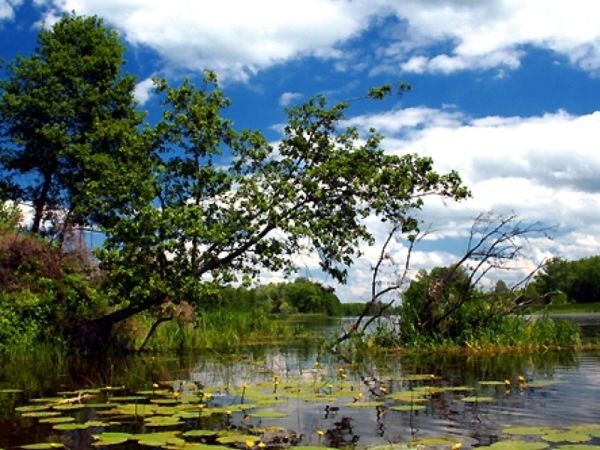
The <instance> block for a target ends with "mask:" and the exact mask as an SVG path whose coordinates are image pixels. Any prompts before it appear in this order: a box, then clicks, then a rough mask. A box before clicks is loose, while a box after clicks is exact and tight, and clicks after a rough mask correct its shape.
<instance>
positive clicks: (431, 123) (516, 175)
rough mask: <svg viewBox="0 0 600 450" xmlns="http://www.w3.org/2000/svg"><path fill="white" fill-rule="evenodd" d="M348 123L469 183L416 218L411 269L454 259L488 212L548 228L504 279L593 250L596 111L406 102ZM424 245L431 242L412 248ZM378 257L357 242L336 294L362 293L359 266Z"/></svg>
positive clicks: (599, 122)
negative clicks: (519, 111)
mask: <svg viewBox="0 0 600 450" xmlns="http://www.w3.org/2000/svg"><path fill="white" fill-rule="evenodd" d="M349 122H350V123H352V124H353V125H355V126H357V127H359V129H361V130H366V129H368V128H369V127H372V126H375V127H376V128H378V129H379V130H380V131H383V132H384V134H385V135H387V136H388V138H387V139H386V140H384V142H383V146H384V147H385V148H386V149H387V150H388V151H389V152H390V153H395V154H404V153H407V152H411V153H412V152H417V153H419V154H421V155H423V156H425V155H426V156H431V157H432V158H433V160H434V162H435V167H436V170H438V171H440V172H446V171H448V170H452V169H456V170H457V171H458V172H459V174H460V175H461V176H462V178H463V181H464V182H465V184H466V185H467V186H469V187H470V188H471V190H472V193H473V198H471V199H469V200H467V201H463V202H460V203H455V202H450V201H446V202H443V201H441V200H440V199H437V198H430V199H428V200H427V201H426V206H425V208H424V209H423V211H422V213H421V214H420V218H421V219H422V220H423V222H424V225H425V226H428V225H431V227H432V232H431V234H430V235H429V236H427V238H426V239H425V240H424V241H423V242H422V243H421V244H420V245H417V247H416V249H415V252H414V253H413V257H412V267H413V269H414V270H418V269H420V268H425V269H430V268H432V267H435V266H444V265H448V264H450V263H451V262H453V261H456V259H457V258H458V257H459V256H461V255H462V252H463V251H464V245H465V242H464V237H465V236H468V233H469V230H470V227H471V225H472V221H473V218H474V217H476V216H477V215H478V214H479V213H482V212H486V211H495V212H497V213H501V214H512V213H514V214H516V215H517V216H519V218H521V219H523V220H525V221H527V222H529V223H533V222H540V223H541V224H543V225H546V226H549V227H555V229H554V230H553V231H551V232H550V234H551V235H552V236H553V239H545V238H541V237H540V238H534V239H531V240H530V242H529V247H528V252H529V255H530V256H531V259H530V260H521V261H518V263H519V267H520V269H519V270H517V271H515V272H514V273H513V274H512V275H509V274H502V277H512V278H505V279H508V280H510V279H513V280H517V279H519V278H520V277H522V276H524V275H526V274H527V273H528V272H529V271H530V270H531V269H532V268H533V267H534V265H535V264H537V263H539V262H541V261H542V260H544V259H545V258H548V257H550V256H553V255H554V256H560V257H563V258H566V259H578V258H582V257H586V256H590V255H595V254H599V253H600V225H597V224H600V180H599V179H598V177H597V174H598V173H600V153H599V152H598V151H597V148H596V143H597V142H600V112H594V113H591V114H587V115H581V116H574V115H570V114H568V113H566V112H564V111H557V112H555V113H552V114H545V115H542V116H534V117H482V118H469V117H466V116H463V115H461V114H460V113H459V112H457V111H448V110H435V109H431V108H409V109H406V110H397V111H391V112H387V113H383V114H377V115H369V116H358V117H354V118H352V119H350V120H349ZM369 224H370V226H371V227H372V229H373V230H374V232H375V235H376V236H377V238H378V242H379V245H381V243H382V242H383V240H384V238H385V235H386V231H387V230H386V229H385V227H384V226H381V225H378V224H377V223H376V222H375V221H370V222H369ZM432 241H435V243H432ZM428 242H429V244H428ZM432 245H435V246H437V247H438V248H439V249H438V250H435V251H425V250H422V249H421V248H420V246H421V247H425V248H426V249H429V248H430V247H431V246H432ZM397 248H398V249H399V250H398V253H397V259H398V261H403V259H402V247H397ZM404 251H405V249H404ZM377 255H378V247H374V248H368V249H365V258H363V260H361V261H359V262H357V264H356V267H355V268H353V269H352V273H351V277H350V279H351V280H353V282H352V286H350V287H348V288H342V289H340V290H339V292H340V294H341V295H342V296H347V297H345V298H347V299H348V298H354V299H356V298H357V297H356V296H355V297H352V295H354V294H357V293H360V294H361V295H362V297H358V298H361V299H363V300H364V299H367V298H368V292H369V289H370V288H369V286H370V279H369V277H368V276H365V275H364V274H363V273H362V272H364V271H365V270H366V271H367V273H369V271H368V268H369V267H370V266H369V264H370V263H374V262H375V261H376V258H377ZM356 280H359V281H360V283H359V284H358V286H363V288H362V289H358V287H357V283H356V282H355V281H356ZM348 296H349V297H348Z"/></svg>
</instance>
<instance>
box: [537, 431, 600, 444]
mask: <svg viewBox="0 0 600 450" xmlns="http://www.w3.org/2000/svg"><path fill="white" fill-rule="evenodd" d="M542 439H543V440H545V441H548V442H554V443H557V442H570V443H572V444H579V443H581V442H587V441H590V440H591V439H592V436H590V435H589V434H588V433H582V432H579V431H557V432H555V433H548V434H544V435H543V436H542Z"/></svg>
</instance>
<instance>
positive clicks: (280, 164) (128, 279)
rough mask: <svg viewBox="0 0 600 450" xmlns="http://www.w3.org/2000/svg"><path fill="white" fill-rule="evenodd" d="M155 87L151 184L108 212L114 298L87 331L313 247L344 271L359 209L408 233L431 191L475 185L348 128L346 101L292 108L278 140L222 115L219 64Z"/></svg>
mask: <svg viewBox="0 0 600 450" xmlns="http://www.w3.org/2000/svg"><path fill="white" fill-rule="evenodd" d="M156 86H157V91H158V92H159V93H161V94H162V95H163V98H164V103H163V110H164V115H163V117H162V120H160V122H159V123H157V124H156V126H155V127H154V128H153V130H152V133H151V134H152V135H151V137H150V138H149V140H150V141H151V142H152V147H151V152H152V154H153V156H154V160H155V166H154V170H153V175H152V179H150V180H148V184H149V185H150V186H151V187H152V192H151V195H149V196H148V197H145V198H140V199H139V200H140V201H139V202H138V204H136V205H125V206H126V207H125V208H124V209H120V210H116V209H115V210H113V211H112V213H113V214H115V216H116V217H118V220H116V221H115V225H114V226H112V227H110V228H107V229H106V230H105V231H106V242H105V246H104V248H103V249H102V250H101V251H100V252H99V253H98V256H99V258H100V260H101V262H102V267H103V268H104V269H105V270H106V272H107V273H108V276H109V286H110V289H111V290H112V294H113V295H112V298H113V299H115V304H114V307H115V309H114V311H113V312H112V313H111V314H108V315H106V316H104V317H101V318H98V319H97V320H95V321H93V322H91V323H87V324H85V326H84V327H83V328H81V329H80V330H79V334H80V335H86V336H88V337H90V336H94V335H96V334H100V335H101V334H102V333H104V332H108V330H109V329H110V327H111V326H112V325H113V324H114V323H115V322H118V321H120V320H123V319H125V318H127V317H130V316H131V315H133V314H136V313H138V312H141V311H144V310H147V309H149V308H152V307H156V306H157V305H161V304H164V303H165V302H172V303H174V304H176V303H178V302H180V301H183V300H185V301H188V302H191V303H197V301H198V299H201V298H202V294H203V293H204V292H206V289H210V287H211V286H214V285H215V284H216V285H223V284H228V283H233V282H244V281H249V280H251V279H253V278H254V277H256V276H257V275H259V273H260V272H261V271H284V272H293V271H294V270H295V269H296V261H297V258H296V257H297V255H298V254H300V253H305V254H306V253H312V254H316V255H318V257H319V260H320V264H321V268H322V270H323V271H324V272H325V273H327V274H329V275H330V276H331V277H333V278H334V279H336V280H338V281H341V282H344V281H345V280H346V276H347V269H348V267H349V266H350V265H351V264H352V262H353V260H354V258H356V257H357V256H358V255H359V245H360V244H361V243H362V242H372V241H373V236H372V234H371V233H370V231H369V230H368V229H367V226H366V225H365V222H364V221H363V219H365V218H366V217H368V216H370V215H377V216H379V217H380V218H381V219H382V220H387V221H391V222H394V223H401V224H403V226H402V228H403V229H404V231H406V232H409V231H411V230H413V229H414V228H415V227H416V221H415V220H412V219H411V214H413V213H414V212H415V211H416V210H418V209H419V208H420V207H421V205H422V204H423V199H424V197H426V196H429V195H438V196H443V197H448V198H452V199H461V198H463V197H465V196H467V195H468V190H467V189H466V188H465V187H464V186H463V185H462V184H461V180H460V178H459V176H458V175H457V174H456V173H455V172H450V173H448V174H438V173H437V172H435V171H434V169H433V162H432V160H431V159H429V158H423V157H419V156H417V155H413V154H407V155H403V156H392V155H390V154H387V153H386V152H385V151H384V150H383V149H382V148H381V141H382V137H381V135H379V134H377V133H376V132H375V131H373V130H372V131H371V132H370V134H369V135H368V136H359V134H358V132H357V131H356V130H355V129H353V128H345V127H343V126H342V123H343V120H344V117H345V116H344V114H345V111H346V110H347V108H348V107H349V105H348V104H347V103H340V104H336V105H333V106H328V104H327V102H326V100H325V99H324V98H323V97H320V96H317V97H315V98H312V99H310V100H308V101H307V102H306V103H304V104H302V105H300V106H297V107H293V108H290V109H289V110H288V111H287V113H288V122H287V125H286V126H285V129H284V133H283V136H282V138H281V140H280V141H279V142H278V143H277V144H275V145H274V144H271V143H269V142H268V141H267V140H266V139H265V137H264V136H263V135H262V134H261V133H260V132H258V131H239V132H238V131H236V130H235V129H234V127H233V124H232V123H231V121H229V120H227V119H225V118H223V115H222V114H223V113H222V112H223V109H224V108H226V107H227V106H228V105H229V100H228V99H227V98H225V97H224V95H223V92H222V91H221V90H220V89H219V87H218V83H217V80H216V76H215V74H214V73H212V72H207V73H206V74H205V78H204V85H203V86H202V87H201V88H199V89H198V88H196V87H195V86H193V85H192V83H190V82H189V81H185V82H184V83H183V84H181V86H179V87H177V88H174V87H170V86H169V85H168V84H167V82H166V81H164V80H156Z"/></svg>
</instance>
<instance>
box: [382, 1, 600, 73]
mask: <svg viewBox="0 0 600 450" xmlns="http://www.w3.org/2000/svg"><path fill="white" fill-rule="evenodd" d="M395 8H396V14H397V15H398V17H401V18H403V19H404V20H405V21H406V23H407V24H408V25H407V26H408V31H407V32H405V33H404V34H403V36H402V37H404V38H407V39H408V40H409V41H410V42H412V43H413V49H412V50H413V52H412V53H407V52H404V53H400V54H397V53H398V52H397V51H395V52H394V51H393V50H392V51H391V52H388V55H390V53H391V54H392V55H393V54H394V53H396V57H397V60H396V62H397V63H398V65H399V66H400V67H401V68H402V69H403V70H405V71H412V72H417V73H422V72H441V73H451V72H456V71H460V70H465V69H490V68H495V67H498V68H500V67H505V68H511V69H514V68H517V67H519V65H520V60H521V59H522V56H523V55H524V54H525V49H526V47H528V46H531V47H537V48H541V49H547V50H550V51H552V52H555V53H556V54H557V55H560V56H561V57H563V58H565V59H566V60H568V61H569V62H570V63H572V64H574V65H576V66H579V67H580V68H581V69H583V70H587V71H592V72H597V71H598V70H599V69H600V14H599V13H600V5H597V4H595V3H590V2H588V1H586V0H574V1H572V2H563V1H561V0H531V1H526V2H524V1H520V0H491V1H485V2H471V1H461V0H426V1H423V0H409V1H405V2H401V3H397V4H396V6H395ZM440 44H441V45H442V46H445V47H449V48H447V49H446V51H443V52H440V51H435V50H433V48H434V47H436V46H437V47H439V46H440ZM390 48H391V49H394V48H397V43H392V44H390Z"/></svg>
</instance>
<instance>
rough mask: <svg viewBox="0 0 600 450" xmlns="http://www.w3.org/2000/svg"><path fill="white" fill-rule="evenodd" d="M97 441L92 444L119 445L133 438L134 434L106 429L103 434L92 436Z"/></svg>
mask: <svg viewBox="0 0 600 450" xmlns="http://www.w3.org/2000/svg"><path fill="white" fill-rule="evenodd" d="M92 437H93V438H94V439H95V440H96V442H94V443H93V444H92V445H94V446H103V445H118V444H122V443H123V442H127V441H128V440H130V439H131V438H132V435H131V434H129V433H115V432H110V431H105V432H104V433H101V434H94V435H93V436H92Z"/></svg>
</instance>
